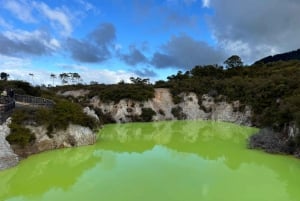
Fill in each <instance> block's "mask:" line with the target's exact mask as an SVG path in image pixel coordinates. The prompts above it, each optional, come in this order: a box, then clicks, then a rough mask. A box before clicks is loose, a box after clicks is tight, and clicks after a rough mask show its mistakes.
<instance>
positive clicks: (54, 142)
mask: <svg viewBox="0 0 300 201" xmlns="http://www.w3.org/2000/svg"><path fill="white" fill-rule="evenodd" d="M26 127H27V128H28V129H30V131H31V132H32V133H33V134H34V135H35V137H36V140H35V142H34V143H33V144H31V145H29V146H26V147H20V146H16V145H14V146H12V147H13V149H14V151H15V153H17V154H18V155H19V156H20V157H22V158H24V157H27V156H29V155H32V154H35V153H39V152H43V151H47V150H52V149H59V148H68V147H77V146H84V145H91V144H94V143H95V142H96V134H95V133H94V132H93V131H92V130H91V129H90V128H87V127H82V126H79V125H73V124H70V125H69V126H68V128H67V129H66V130H59V131H56V132H53V133H51V134H50V135H47V128H46V127H45V126H37V127H35V126H26ZM49 136H50V137H49Z"/></svg>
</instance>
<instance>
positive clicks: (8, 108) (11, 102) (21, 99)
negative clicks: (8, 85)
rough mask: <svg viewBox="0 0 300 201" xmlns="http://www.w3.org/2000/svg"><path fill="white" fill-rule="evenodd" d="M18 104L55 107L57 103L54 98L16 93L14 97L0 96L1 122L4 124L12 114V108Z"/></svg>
mask: <svg viewBox="0 0 300 201" xmlns="http://www.w3.org/2000/svg"><path fill="white" fill-rule="evenodd" d="M16 104H17V105H23V107H26V106H37V107H53V105H54V104H55V103H54V102H53V101H52V100H49V99H45V98H41V97H35V96H28V95H20V94H15V95H14V98H11V97H9V96H0V124H2V123H3V122H4V121H6V119H7V118H8V117H9V116H10V115H11V112H12V110H13V109H14V108H15V107H16Z"/></svg>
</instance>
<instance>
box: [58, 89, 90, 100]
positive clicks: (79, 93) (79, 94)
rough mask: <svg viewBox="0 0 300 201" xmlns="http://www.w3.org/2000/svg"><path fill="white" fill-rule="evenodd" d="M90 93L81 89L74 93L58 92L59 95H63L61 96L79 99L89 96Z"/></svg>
mask: <svg viewBox="0 0 300 201" xmlns="http://www.w3.org/2000/svg"><path fill="white" fill-rule="evenodd" d="M89 93H90V91H89V90H83V89H80V90H72V91H65V92H61V91H59V92H57V95H61V96H65V97H67V96H72V97H74V98H78V97H83V96H86V95H87V94H89Z"/></svg>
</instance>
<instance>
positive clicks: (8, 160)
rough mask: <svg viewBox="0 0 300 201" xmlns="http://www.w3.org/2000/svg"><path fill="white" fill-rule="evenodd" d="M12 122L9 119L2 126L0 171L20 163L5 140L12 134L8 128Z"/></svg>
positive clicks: (0, 126)
mask: <svg viewBox="0 0 300 201" xmlns="http://www.w3.org/2000/svg"><path fill="white" fill-rule="evenodd" d="M10 121H11V119H10V118H9V119H7V120H6V122H5V123H3V124H2V125H0V170H3V169H6V168H9V167H12V166H15V165H17V164H18V162H19V158H18V156H17V155H16V154H15V153H14V152H13V150H12V149H11V147H10V144H9V143H8V142H7V141H6V139H5V138H6V136H7V135H9V133H10V129H9V127H8V125H9V124H10Z"/></svg>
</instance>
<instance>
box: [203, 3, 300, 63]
mask: <svg viewBox="0 0 300 201" xmlns="http://www.w3.org/2000/svg"><path fill="white" fill-rule="evenodd" d="M210 4H211V5H210V6H211V7H212V8H213V9H214V15H212V16H210V17H209V18H208V19H209V25H210V28H212V32H213V35H214V37H215V39H216V42H217V44H218V45H219V46H221V47H222V48H224V49H225V50H226V52H227V53H228V56H230V54H239V55H240V56H241V57H242V59H243V60H245V61H246V62H247V63H252V62H254V61H256V60H258V59H260V58H262V57H265V56H269V55H272V54H275V53H280V52H286V51H291V50H296V49H298V48H299V47H300V41H299V40H297V39H298V38H299V35H300V27H299V26H295V25H296V24H299V18H300V12H299V10H300V1H296V0H286V1H282V0H264V1H261V0H243V1H236V0H226V1H225V0H224V1H223V0H210Z"/></svg>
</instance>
